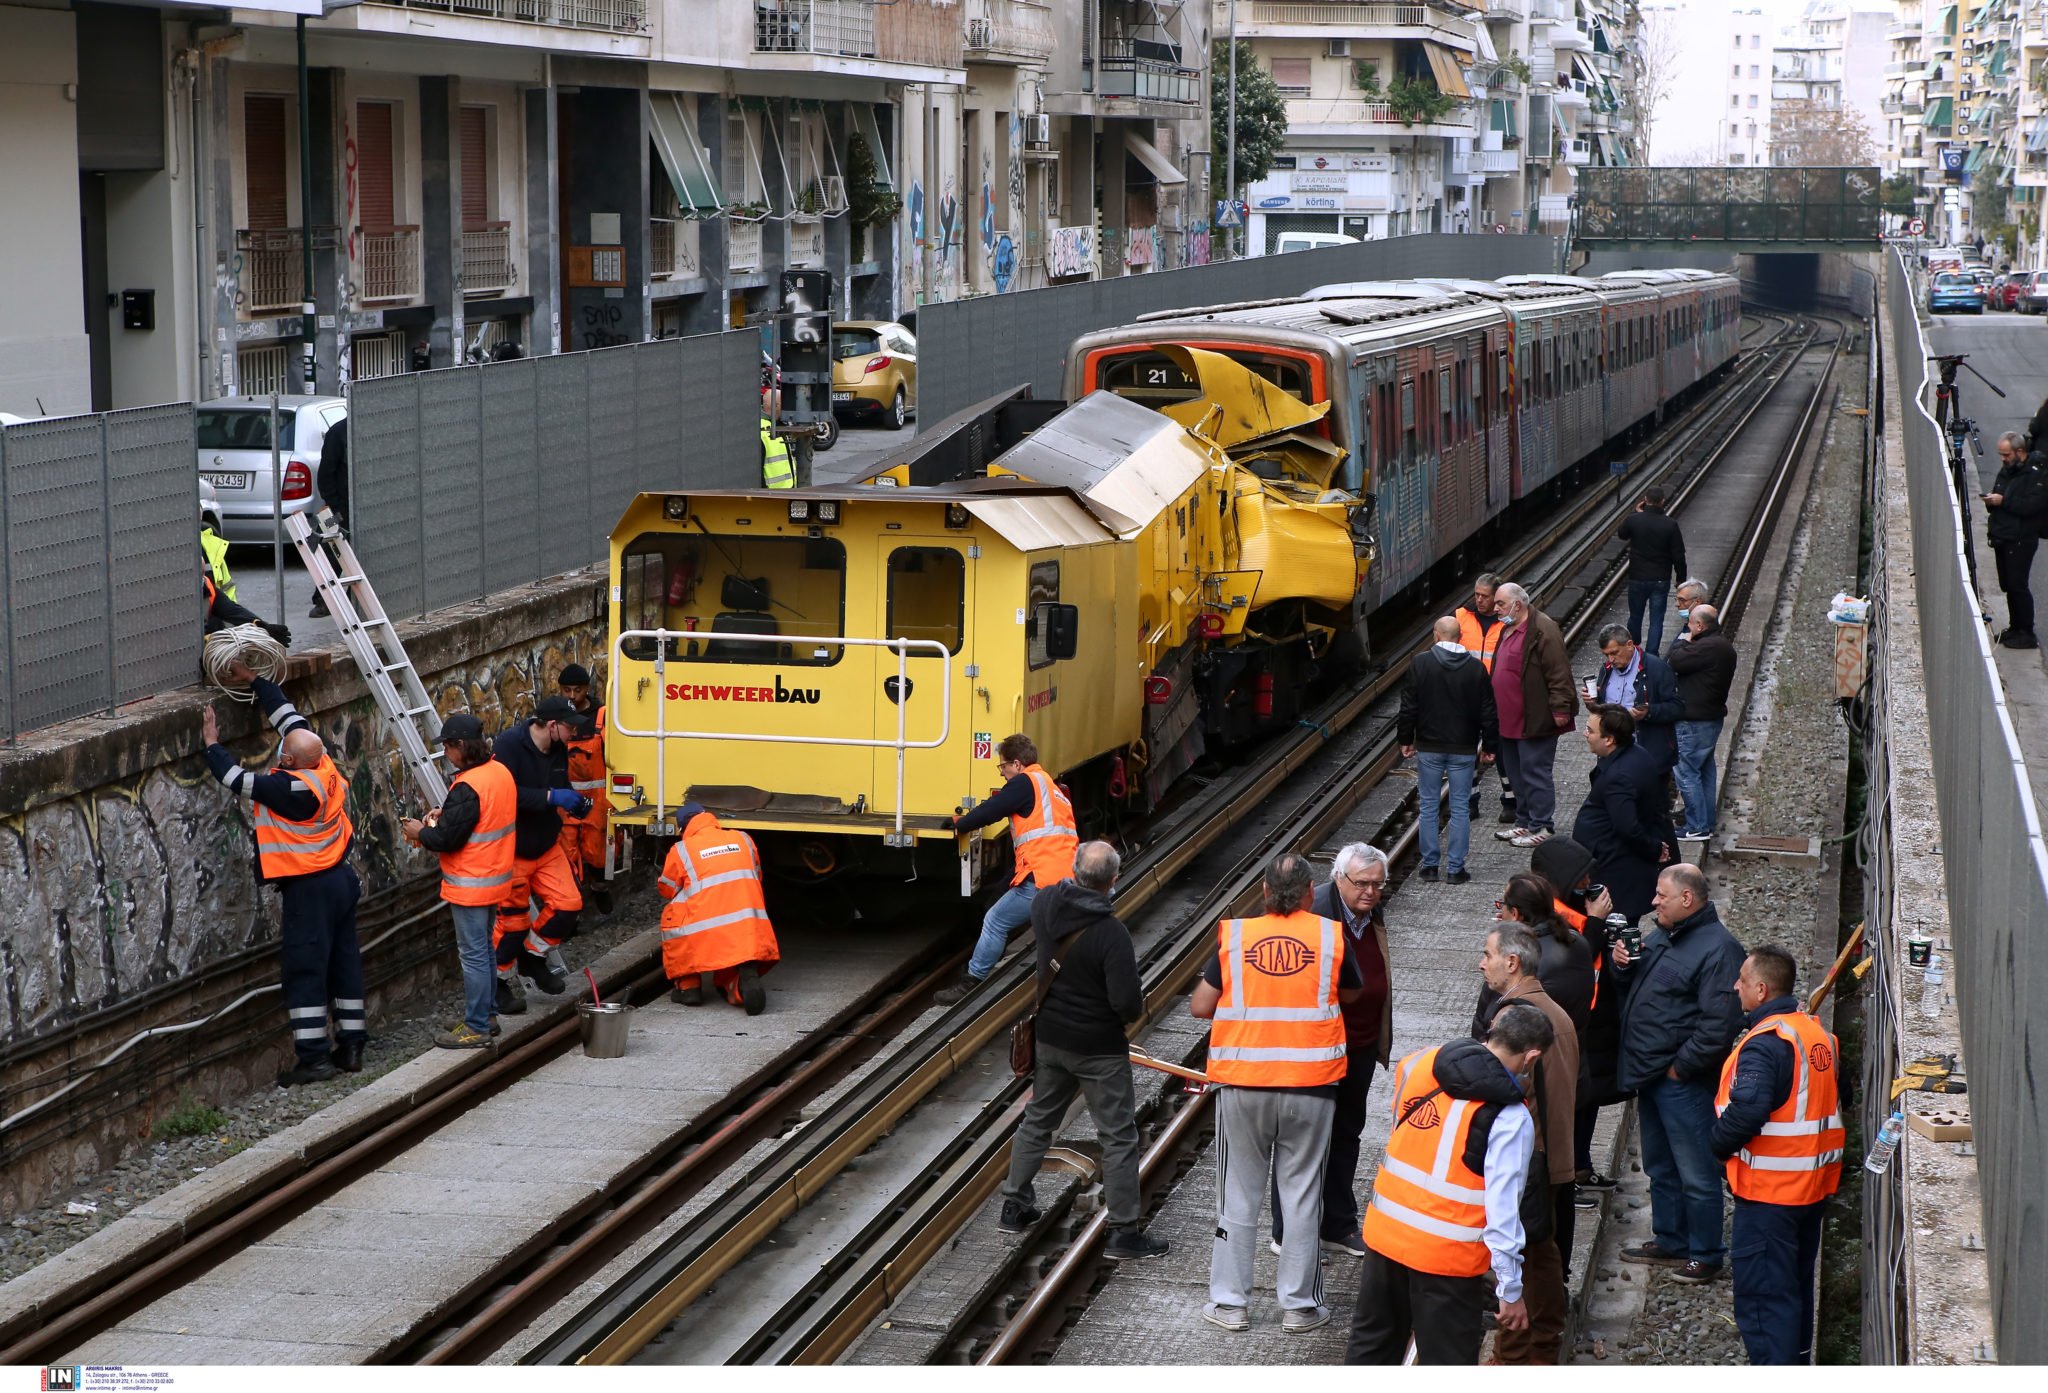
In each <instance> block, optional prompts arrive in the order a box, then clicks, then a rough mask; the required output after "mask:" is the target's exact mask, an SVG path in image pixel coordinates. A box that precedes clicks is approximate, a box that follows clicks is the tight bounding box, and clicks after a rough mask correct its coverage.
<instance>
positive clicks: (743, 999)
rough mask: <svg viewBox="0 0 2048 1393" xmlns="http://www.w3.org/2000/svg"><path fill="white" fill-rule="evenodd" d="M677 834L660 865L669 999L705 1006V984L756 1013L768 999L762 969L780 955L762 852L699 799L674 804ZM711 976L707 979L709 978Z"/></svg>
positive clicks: (663, 963)
mask: <svg viewBox="0 0 2048 1393" xmlns="http://www.w3.org/2000/svg"><path fill="white" fill-rule="evenodd" d="M676 825H677V826H679V827H681V828H682V829H683V835H682V839H681V840H679V841H678V842H677V843H676V844H675V845H674V846H672V847H670V848H669V852H668V859H667V860H666V861H665V862H663V863H662V867H661V881H660V890H661V896H662V898H663V899H664V900H665V901H667V903H666V904H665V905H663V907H662V911H661V969H662V971H663V972H664V973H665V974H666V975H667V976H668V979H669V981H671V982H673V983H674V984H675V987H674V990H672V991H671V992H670V993H669V999H670V1000H671V1001H674V1002H676V1003H678V1004H679V1005H683V1006H702V1005H703V1004H704V1001H705V990H704V989H705V987H706V985H715V986H717V987H719V988H720V989H722V990H723V991H724V992H725V999H726V1000H727V1001H730V1002H731V1003H732V1004H733V1005H735V1006H739V1007H743V1008H744V1009H745V1010H746V1013H747V1014H748V1015H750V1016H758V1015H760V1014H761V1012H762V1010H763V1008H765V1007H766V1006H767V1004H768V996H767V993H766V992H765V991H764V990H763V989H762V987H761V974H762V973H763V972H765V971H767V970H768V969H769V968H770V967H772V966H773V965H774V964H775V963H776V962H777V961H779V960H780V959H781V957H782V950H781V949H780V948H779V947H777V946H776V942H775V926H774V925H773V924H771V923H769V922H768V904H767V901H766V900H765V899H763V898H762V894H761V853H760V852H759V851H757V850H756V849H755V847H754V839H753V838H752V837H749V836H748V835H747V834H746V833H744V832H741V831H737V830H728V829H727V828H725V827H722V826H720V825H719V822H718V819H717V817H715V816H714V815H712V814H711V813H709V812H707V811H705V810H704V808H703V807H702V806H701V805H699V804H696V803H685V804H683V806H682V807H680V808H678V809H676ZM707 978H708V979H709V982H708V983H707V981H706V979H707Z"/></svg>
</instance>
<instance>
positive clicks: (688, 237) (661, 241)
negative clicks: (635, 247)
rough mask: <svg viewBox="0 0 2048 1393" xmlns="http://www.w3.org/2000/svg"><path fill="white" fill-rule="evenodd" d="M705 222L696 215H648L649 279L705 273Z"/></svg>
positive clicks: (686, 278)
mask: <svg viewBox="0 0 2048 1393" xmlns="http://www.w3.org/2000/svg"><path fill="white" fill-rule="evenodd" d="M703 226H704V225H703V223H701V222H699V221H697V220H696V219H694V218H649V219H648V220H647V279H649V280H651V281H693V280H696V279H697V278H698V277H699V276H701V275H703V274H704V272H703V271H702V270H701V269H700V268H701V267H702V266H703V264H704V263H703V261H702V260H701V259H700V258H699V252H700V250H701V247H702V240H701V234H702V230H703ZM752 226H754V227H756V228H758V227H759V226H760V224H759V223H755V224H752Z"/></svg>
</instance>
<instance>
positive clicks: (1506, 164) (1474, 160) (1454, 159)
mask: <svg viewBox="0 0 2048 1393" xmlns="http://www.w3.org/2000/svg"><path fill="white" fill-rule="evenodd" d="M1451 172H1452V173H1453V174H1463V175H1467V176H1470V175H1474V174H1478V175H1486V176H1499V175H1503V174H1519V173H1521V172H1522V152H1521V151H1519V150H1469V151H1466V152H1464V153H1462V154H1453V155H1452V156H1451Z"/></svg>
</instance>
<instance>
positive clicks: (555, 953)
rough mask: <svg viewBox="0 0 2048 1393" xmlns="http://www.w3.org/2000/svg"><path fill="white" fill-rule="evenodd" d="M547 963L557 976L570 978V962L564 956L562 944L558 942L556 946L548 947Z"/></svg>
mask: <svg viewBox="0 0 2048 1393" xmlns="http://www.w3.org/2000/svg"><path fill="white" fill-rule="evenodd" d="M547 963H548V970H549V971H551V972H553V973H554V974H555V975H556V976H557V977H561V978H563V979H565V980H566V979H567V978H568V976H569V964H568V963H567V962H566V961H564V960H563V958H562V947H561V945H560V944H556V945H555V946H554V947H552V948H550V949H548V951H547Z"/></svg>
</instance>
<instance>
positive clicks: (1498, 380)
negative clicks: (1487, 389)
mask: <svg viewBox="0 0 2048 1393" xmlns="http://www.w3.org/2000/svg"><path fill="white" fill-rule="evenodd" d="M1493 390H1494V391H1495V393H1497V394H1498V395H1500V396H1506V395H1507V394H1508V391H1509V390H1510V389H1509V387H1508V351H1507V350H1506V349H1505V348H1503V349H1502V350H1500V352H1499V354H1498V355H1497V356H1496V358H1495V361H1494V385H1493Z"/></svg>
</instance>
